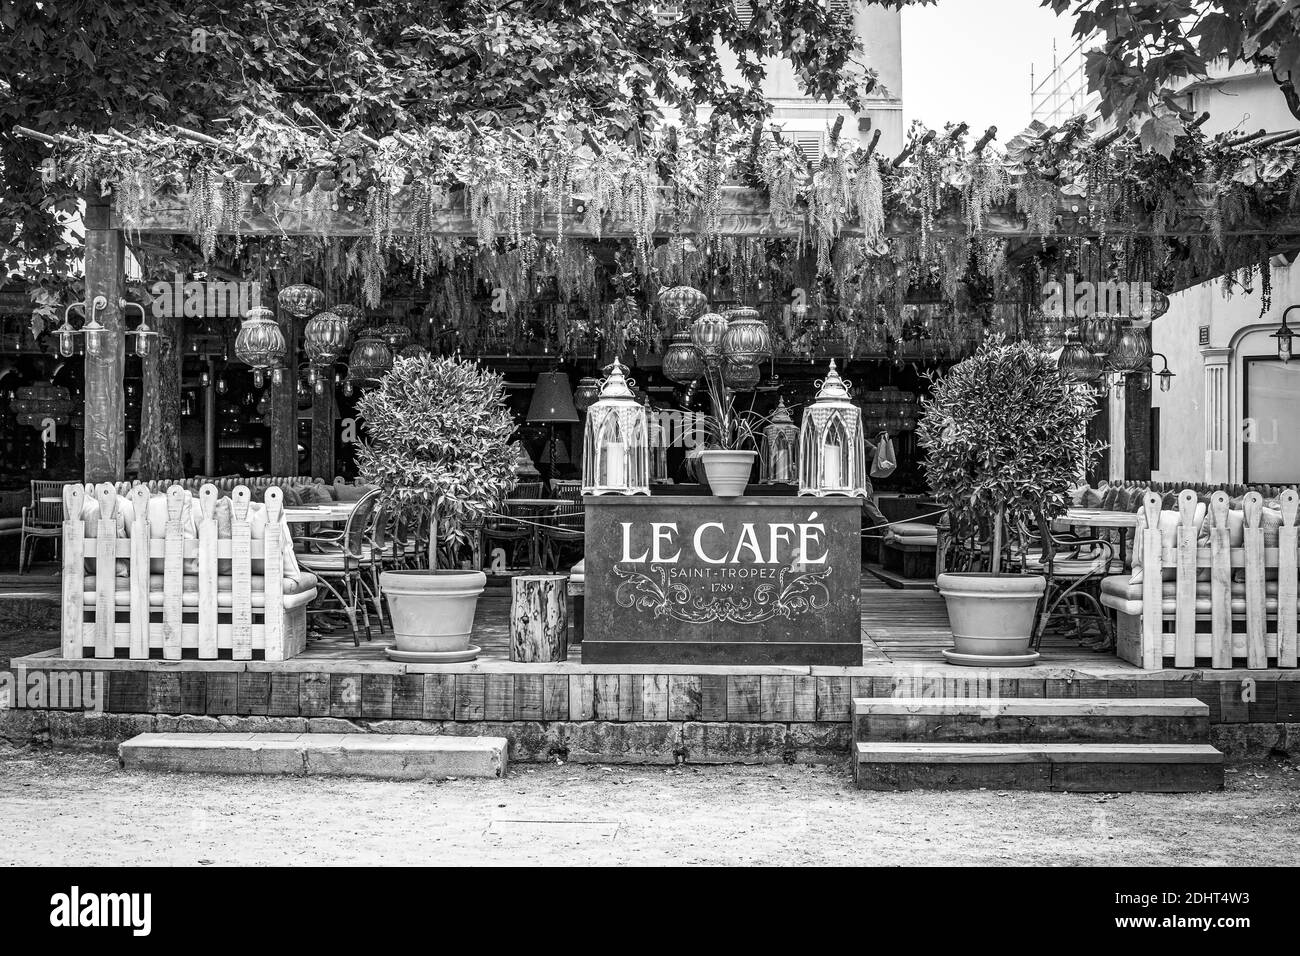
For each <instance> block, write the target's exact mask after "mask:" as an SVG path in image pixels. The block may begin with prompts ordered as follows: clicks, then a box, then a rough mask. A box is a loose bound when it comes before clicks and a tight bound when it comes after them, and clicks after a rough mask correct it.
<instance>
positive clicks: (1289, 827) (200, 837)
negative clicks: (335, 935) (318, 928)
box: [0, 749, 1300, 866]
mask: <svg viewBox="0 0 1300 956" xmlns="http://www.w3.org/2000/svg"><path fill="white" fill-rule="evenodd" d="M0 829H2V830H3V833H4V839H3V840H2V841H0V863H6V864H12V863H27V864H43V865H60V864H68V865H94V864H135V863H159V864H185V865H194V864H199V865H205V864H243V865H248V864H290V863H321V864H358V865H366V864H381V863H382V864H405V863H431V864H439V863H441V864H499V863H525V864H526V863H534V862H536V863H552V864H659V863H680V864H711V863H712V864H753V863H780V864H836V863H853V864H859V865H861V864H866V865H873V866H890V865H914V864H931V863H943V864H1049V865H1050V864H1067V863H1077V864H1100V865H1108V864H1139V865H1141V864H1183V865H1190V864H1231V865H1244V864H1265V865H1295V864H1297V863H1300V844H1297V842H1296V839H1295V835H1296V833H1298V832H1300V772H1297V768H1296V767H1295V766H1293V765H1291V764H1289V763H1276V762H1270V763H1267V764H1260V765H1254V766H1243V767H1237V768H1235V769H1233V770H1230V772H1229V773H1228V789H1227V790H1226V791H1225V792H1223V793H1219V794H1196V795H1163V794H1147V795H1136V794H1119V795H1113V794H1034V793H1014V792H1005V791H998V792H994V791H979V792H964V793H934V792H924V793H917V792H913V793H863V792H859V791H857V790H854V789H853V787H852V781H851V779H850V777H849V776H848V774H847V772H846V771H845V770H844V769H841V768H830V767H799V766H777V767H713V768H711V767H677V768H662V767H656V768H649V767H644V768H643V767H626V766H622V767H602V766H591V765H576V764H571V765H566V766H555V765H546V766H534V765H519V766H517V767H516V768H515V769H513V770H512V771H511V773H510V775H509V776H508V777H507V778H506V779H504V780H493V781H480V780H451V781H440V782H428V783H403V782H393V781H379V780H358V779H348V780H344V779H338V780H327V779H322V778H313V779H311V780H307V779H298V778H292V779H288V778H267V777H221V776H208V775H198V774H179V775H157V774H145V773H134V772H132V773H128V772H126V771H123V770H121V769H119V767H118V765H117V762H116V760H115V759H113V758H111V757H105V756H101V755H92V754H83V753H60V752H52V751H48V750H34V749H27V750H13V749H8V750H5V749H0Z"/></svg>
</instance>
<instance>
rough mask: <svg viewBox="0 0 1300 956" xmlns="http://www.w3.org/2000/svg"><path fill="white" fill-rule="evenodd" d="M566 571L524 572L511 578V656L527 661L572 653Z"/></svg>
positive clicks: (543, 659)
mask: <svg viewBox="0 0 1300 956" xmlns="http://www.w3.org/2000/svg"><path fill="white" fill-rule="evenodd" d="M567 583H568V577H567V576H566V575H563V574H521V575H518V576H516V577H515V578H514V579H513V580H512V581H511V582H510V592H511V594H510V659H511V660H512V661H517V662H520V663H525V664H533V663H537V662H541V661H562V660H566V659H567V658H568V656H569V608H568V594H567V590H566V586H567Z"/></svg>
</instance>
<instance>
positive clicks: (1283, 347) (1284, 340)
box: [1269, 305, 1300, 365]
mask: <svg viewBox="0 0 1300 956" xmlns="http://www.w3.org/2000/svg"><path fill="white" fill-rule="evenodd" d="M1295 309H1300V305H1293V306H1290V307H1289V308H1288V309H1287V310H1286V311H1285V312H1283V313H1282V327H1281V328H1280V329H1278V330H1277V331H1276V332H1274V333H1273V334H1272V335H1270V336H1269V338H1270V339H1277V357H1278V361H1280V362H1281V363H1282V364H1283V365H1286V364H1288V363H1289V362H1290V361H1291V341H1292V339H1294V338H1295V332H1293V331H1291V326H1289V325H1287V324H1286V317H1287V316H1288V315H1290V314H1291V312H1292V311H1293V310H1295Z"/></svg>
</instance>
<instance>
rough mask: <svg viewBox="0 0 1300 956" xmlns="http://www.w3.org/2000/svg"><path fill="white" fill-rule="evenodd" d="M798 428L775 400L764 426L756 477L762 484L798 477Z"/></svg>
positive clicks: (784, 482) (787, 481) (782, 401)
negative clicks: (767, 422) (757, 475)
mask: <svg viewBox="0 0 1300 956" xmlns="http://www.w3.org/2000/svg"><path fill="white" fill-rule="evenodd" d="M798 461H799V428H798V426H796V425H795V423H794V419H793V418H791V417H790V409H788V408H786V407H785V399H784V398H781V399H779V400H778V401H777V404H776V410H775V411H773V412H772V421H771V423H770V424H769V425H768V426H767V427H766V428H764V429H763V460H762V462H760V464H759V474H760V477H759V481H760V482H761V483H762V484H765V485H793V484H794V483H795V482H796V481H798V479H799V468H798Z"/></svg>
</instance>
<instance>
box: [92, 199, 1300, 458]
mask: <svg viewBox="0 0 1300 956" xmlns="http://www.w3.org/2000/svg"><path fill="white" fill-rule="evenodd" d="M243 188H244V189H245V191H246V192H247V193H248V195H247V196H246V197H245V198H246V204H245V206H244V208H246V209H247V210H248V212H247V213H245V214H244V216H243V217H242V219H241V222H240V224H239V234H240V235H241V236H242V237H244V238H246V239H257V238H261V237H272V236H320V237H359V236H363V235H366V234H368V232H369V226H368V224H367V223H366V221H365V217H364V210H363V209H362V208H360V205H358V206H357V208H354V209H347V208H340V209H338V210H332V209H323V208H321V207H320V206H318V205H309V204H306V203H304V202H303V201H302V193H301V192H300V191H299V190H298V189H297V188H296V187H295V186H275V187H270V188H269V189H267V188H262V189H260V190H259V191H258V192H257V193H256V194H255V192H254V187H252V186H250V185H244V186H243ZM669 192H670V191H669V190H668V189H667V188H666V187H665V188H662V189H661V195H662V197H663V201H662V202H661V203H660V205H659V207H658V208H659V209H660V210H661V211H660V212H659V214H658V218H657V223H656V226H655V229H654V233H653V235H654V237H655V238H668V237H670V236H675V235H683V234H686V235H690V234H698V233H699V230H698V229H697V228H684V227H683V226H682V224H681V223H679V222H676V221H674V219H673V217H672V214H671V213H670V212H669V211H668V210H670V209H671V204H670V202H669ZM585 202H586V200H585V197H583V196H581V195H575V196H574V197H573V199H572V200H571V204H570V208H569V209H568V210H566V212H565V215H564V223H563V234H564V236H565V237H566V238H573V239H593V240H594V239H597V238H599V239H625V238H631V237H633V236H634V235H635V230H634V229H633V228H632V227H631V225H630V224H629V223H626V222H622V221H619V220H613V221H610V220H606V221H605V222H604V223H603V224H602V227H601V229H600V230H599V235H597V232H596V230H595V229H593V228H592V227H591V226H590V225H589V224H588V223H587V222H585V221H584V219H585V217H584V207H585ZM413 207H414V204H413V201H412V198H411V197H410V196H409V195H399V196H398V197H396V198H395V199H394V201H393V207H392V222H393V231H394V233H396V234H399V235H400V234H403V233H409V232H410V231H411V227H410V223H411V222H412V219H413V215H414V208H413ZM1210 209H1211V199H1210V197H1209V195H1208V191H1207V193H1206V195H1205V196H1204V198H1203V200H1202V202H1200V203H1198V204H1188V205H1187V206H1185V207H1184V208H1181V209H1180V210H1179V215H1178V216H1177V218H1176V219H1175V220H1173V221H1170V222H1167V223H1165V224H1164V226H1163V228H1162V229H1161V230H1160V231H1159V234H1160V235H1162V236H1166V237H1172V236H1180V237H1208V236H1209V235H1210V231H1209V229H1208V228H1207V224H1206V216H1207V215H1208V213H1209V211H1210ZM433 222H434V226H435V230H434V231H435V232H437V233H438V234H441V235H444V236H446V237H447V238H457V237H473V236H476V235H478V232H479V229H478V226H477V225H476V224H475V223H474V222H473V221H472V220H471V217H470V216H469V215H468V213H467V212H466V210H465V207H464V201H463V197H462V195H461V194H456V193H453V194H451V197H450V199H449V202H448V203H447V204H446V205H445V206H444V207H443V208H441V209H438V210H435V212H434V217H433ZM85 225H86V259H85V274H86V296H87V301H89V300H91V299H92V298H94V297H95V296H99V295H102V296H104V297H105V298H106V299H107V301H108V308H107V309H106V310H105V311H104V312H102V313H101V315H100V321H101V322H102V323H103V325H104V326H105V328H106V329H108V330H109V331H110V333H111V337H110V341H109V343H108V346H107V347H106V348H105V350H104V357H103V359H102V361H100V362H87V363H86V396H85V398H86V428H85V449H84V450H85V478H86V480H87V481H103V480H121V479H122V478H123V477H124V474H125V465H126V461H125V434H124V430H123V428H122V420H123V404H124V391H123V372H124V363H125V339H124V331H125V327H124V322H123V316H122V313H121V310H120V309H119V307H118V304H117V303H118V301H119V299H120V298H122V296H123V292H124V282H125V276H124V253H125V250H126V248H127V236H126V233H125V231H124V226H125V225H126V224H124V223H123V222H122V221H121V219H120V217H119V216H118V215H117V213H116V212H115V211H114V210H113V209H112V207H111V204H110V203H109V202H108V201H106V200H105V199H103V198H99V197H96V198H94V199H91V200H88V202H87V208H86V216H85ZM558 225H559V223H558V222H557V216H556V214H555V213H554V212H548V213H547V214H546V215H544V216H541V217H539V218H538V221H537V222H535V223H534V224H533V231H534V232H535V233H536V234H537V235H538V236H539V237H545V236H547V235H554V234H555V232H556V228H557V226H558ZM918 229H919V224H918V222H917V221H916V220H915V219H912V218H908V217H902V216H895V217H893V218H890V219H889V220H888V221H887V222H886V224H885V230H884V235H885V236H886V237H894V236H907V235H914V234H916V233H917V231H918ZM800 230H801V223H800V222H799V221H798V220H795V219H792V218H790V217H781V216H778V215H776V214H774V213H773V211H772V210H771V208H770V206H769V205H768V202H767V200H766V198H765V196H764V195H763V194H762V193H761V192H759V191H757V190H752V189H747V188H740V187H726V188H725V189H724V192H723V197H722V202H721V210H720V228H718V229H717V230H716V232H717V234H721V235H728V236H736V237H756V238H782V237H793V236H797V235H799V233H800ZM223 231H224V232H233V230H231V229H230V228H228V227H227V228H224V229H223ZM1117 231H1118V230H1117V227H1116V225H1115V224H1114V223H1111V224H1110V225H1109V228H1108V229H1107V228H1106V226H1105V225H1104V224H1099V223H1094V222H1091V221H1090V220H1089V217H1088V214H1087V203H1086V201H1085V200H1083V199H1081V198H1080V197H1077V196H1069V195H1065V194H1061V195H1059V196H1058V203H1057V219H1056V226H1055V228H1054V229H1053V230H1052V232H1051V234H1050V235H1048V236H1046V237H1044V236H1043V235H1041V234H1040V233H1039V232H1037V231H1034V230H1031V229H1030V228H1028V227H1027V225H1026V223H1025V220H1024V217H1023V216H1021V215H1020V214H1019V213H1018V212H1017V211H1016V210H1015V208H1014V206H1013V205H1010V204H1009V205H1007V206H1005V207H1003V208H999V209H995V210H991V211H990V213H989V214H988V215H987V216H986V217H985V221H984V223H983V226H982V230H981V233H980V234H982V235H987V236H994V237H998V238H1001V239H1004V240H1006V241H1007V255H1008V259H1009V260H1012V261H1014V260H1015V259H1017V258H1021V257H1026V256H1029V255H1032V254H1034V253H1035V252H1036V251H1039V250H1041V249H1042V248H1043V243H1044V242H1045V241H1047V242H1056V241H1061V240H1065V239H1073V238H1077V237H1101V236H1104V235H1106V234H1109V235H1112V236H1113V235H1115V234H1116V232H1117ZM130 232H131V235H132V236H136V235H139V236H147V235H149V234H190V233H192V228H191V225H190V216H189V203H188V200H187V196H186V195H185V194H180V195H175V196H167V197H164V198H161V199H159V200H156V201H155V203H154V204H153V205H152V206H151V207H150V208H148V209H147V210H146V212H145V217H144V219H143V221H141V222H133V223H131V224H130ZM506 232H507V230H506V228H505V227H504V225H503V226H502V229H501V234H503V235H504V234H506ZM967 233H968V227H967V225H966V223H965V222H964V221H963V219H962V217H961V215H960V212H959V211H958V210H955V209H949V210H945V211H943V212H942V214H941V215H936V217H935V220H934V223H933V227H932V229H931V234H932V235H934V236H938V237H959V236H963V235H966V234H967ZM1124 233H1125V234H1126V235H1135V236H1136V235H1154V234H1156V233H1155V230H1154V229H1153V228H1152V225H1151V223H1149V222H1146V223H1143V222H1136V223H1132V222H1129V223H1125V224H1124ZM840 235H841V236H844V237H850V238H852V237H855V236H861V235H862V230H861V227H860V226H859V225H858V224H857V223H856V222H851V223H847V224H846V225H845V226H844V228H843V229H842V231H841V233H840ZM1217 235H1218V236H1255V237H1264V238H1265V240H1266V242H1267V244H1268V247H1269V249H1270V251H1271V252H1272V253H1292V252H1294V251H1296V250H1297V249H1300V215H1296V214H1294V213H1290V214H1287V215H1283V216H1281V217H1280V218H1278V219H1277V220H1275V221H1270V222H1264V221H1259V222H1254V221H1250V222H1246V223H1239V224H1237V225H1236V226H1234V228H1233V229H1231V230H1229V231H1227V232H1220V233H1217ZM1212 278H1214V276H1212V275H1206V276H1199V277H1196V278H1195V279H1193V280H1192V282H1189V283H1187V285H1190V284H1194V283H1195V282H1202V281H1206V280H1209V279H1212ZM1184 287H1186V285H1185V286H1184ZM1171 291H1179V290H1177V289H1175V290H1171ZM296 346H297V343H296V342H295V341H292V340H291V341H289V351H290V354H291V355H292V354H294V353H295V351H296ZM151 378H156V375H155V374H154V373H151V372H150V366H149V365H148V363H146V372H145V382H144V395H145V403H146V405H147V404H148V403H149V401H150V396H151V395H153V396H156V395H157V393H158V382H157V381H156V380H152V381H151ZM295 384H296V383H295V381H294V377H293V376H286V377H285V380H284V381H283V382H282V383H281V384H279V385H270V386H268V388H269V389H270V395H271V398H270V402H269V409H268V417H269V419H270V423H271V443H272V447H271V472H272V473H273V474H292V473H294V472H295V471H296V470H297V435H296V415H297V408H296V399H295ZM334 401H335V399H334V395H333V390H332V389H326V390H325V394H324V395H323V396H322V395H317V396H316V398H315V401H314V404H313V441H312V468H313V472H315V473H319V474H322V475H325V474H327V473H329V472H332V470H333V419H334V414H335V409H334ZM1149 408H1150V393H1149V391H1145V398H1143V396H1142V395H1141V394H1132V395H1130V401H1129V405H1128V409H1129V410H1128V417H1129V419H1130V421H1131V423H1132V426H1133V427H1132V430H1131V433H1130V434H1129V436H1127V441H1128V442H1129V443H1131V445H1132V446H1137V447H1130V448H1129V450H1128V456H1127V458H1128V461H1129V462H1130V465H1131V470H1136V471H1142V470H1146V471H1148V472H1149V464H1150V447H1149V440H1150V438H1149V424H1147V423H1148V422H1149V417H1150V416H1149ZM1144 436H1145V437H1144ZM143 438H144V436H143V435H142V440H143ZM1144 441H1145V443H1146V446H1147V447H1146V448H1145V449H1144V448H1142V447H1141V445H1142V444H1143V442H1144Z"/></svg>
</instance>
